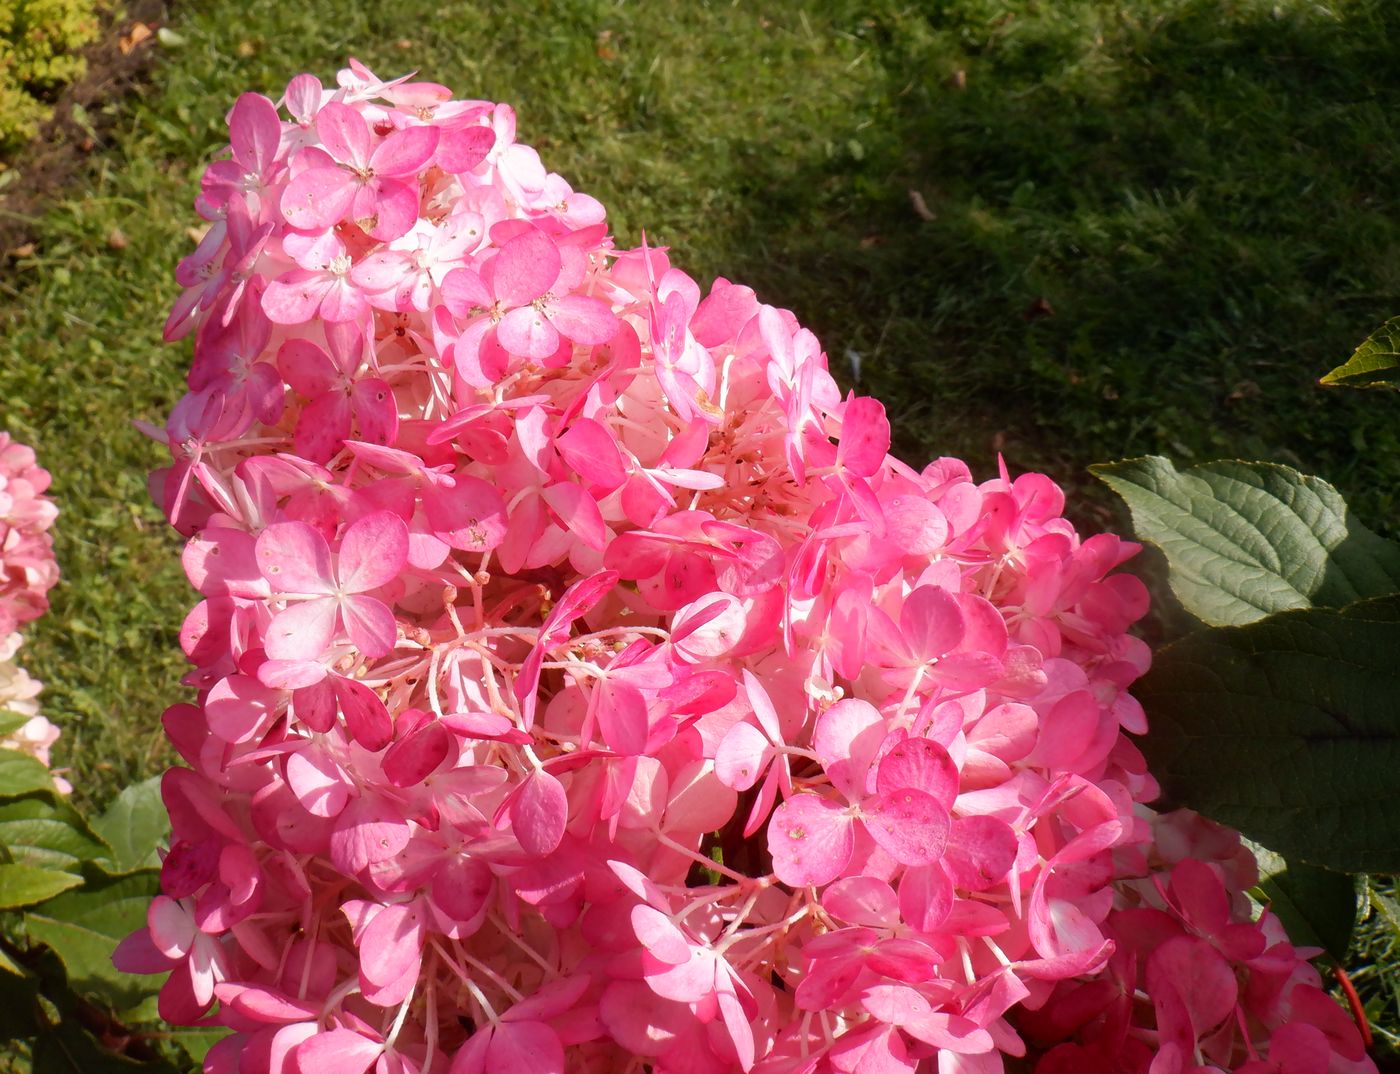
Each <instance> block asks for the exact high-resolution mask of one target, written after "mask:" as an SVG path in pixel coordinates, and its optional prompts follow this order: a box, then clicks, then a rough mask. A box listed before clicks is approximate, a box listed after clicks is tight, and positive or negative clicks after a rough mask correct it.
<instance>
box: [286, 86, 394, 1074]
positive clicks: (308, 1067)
mask: <svg viewBox="0 0 1400 1074" xmlns="http://www.w3.org/2000/svg"><path fill="white" fill-rule="evenodd" d="M326 107H327V108H329V107H331V106H330V105H327V106H326ZM383 1052H384V1044H383V1042H382V1041H373V1040H370V1039H369V1038H368V1037H363V1036H361V1035H360V1034H358V1033H356V1032H355V1031H354V1030H352V1029H332V1030H330V1031H329V1032H323V1033H317V1034H316V1035H315V1036H314V1037H309V1038H308V1039H306V1040H304V1041H302V1043H301V1044H299V1045H297V1048H296V1053H295V1057H294V1058H293V1060H292V1062H293V1064H294V1065H295V1066H296V1070H297V1074H364V1072H365V1071H366V1070H368V1069H369V1068H370V1065H371V1064H372V1063H373V1062H374V1061H375V1060H376V1059H378V1058H379V1056H380V1055H382V1054H383Z"/></svg>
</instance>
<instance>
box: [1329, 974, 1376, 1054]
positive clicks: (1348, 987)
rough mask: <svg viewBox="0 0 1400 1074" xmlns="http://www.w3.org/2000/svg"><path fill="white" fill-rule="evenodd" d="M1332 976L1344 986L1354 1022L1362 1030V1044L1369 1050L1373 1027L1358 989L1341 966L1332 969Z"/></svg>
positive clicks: (1343, 989)
mask: <svg viewBox="0 0 1400 1074" xmlns="http://www.w3.org/2000/svg"><path fill="white" fill-rule="evenodd" d="M1332 975H1333V976H1334V977H1336V978H1337V983H1338V984H1339V985H1341V986H1342V991H1343V992H1344V993H1345V994H1346V997H1347V1006H1348V1007H1350V1008H1351V1017H1352V1021H1354V1022H1355V1023H1356V1028H1357V1029H1359V1030H1361V1042H1362V1043H1363V1044H1365V1045H1366V1047H1367V1048H1369V1047H1371V1040H1372V1037H1371V1025H1370V1023H1369V1022H1367V1021H1366V1010H1365V1008H1364V1007H1362V1006H1361V997H1360V996H1358V995H1357V994H1356V987H1355V986H1354V985H1353V984H1352V983H1351V978H1350V977H1348V976H1347V971H1346V970H1344V969H1342V967H1340V966H1333V967H1332Z"/></svg>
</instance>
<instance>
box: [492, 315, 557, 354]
mask: <svg viewBox="0 0 1400 1074" xmlns="http://www.w3.org/2000/svg"><path fill="white" fill-rule="evenodd" d="M496 338H497V339H499V340H500V341H501V346H502V347H504V348H505V349H506V350H508V351H510V353H511V354H515V355H519V356H520V357H521V358H533V359H535V360H536V361H539V360H540V359H541V358H548V357H549V356H550V355H551V354H553V353H554V352H555V350H556V349H558V347H559V332H558V330H556V329H555V327H554V325H552V324H550V322H549V319H548V318H547V317H545V315H544V314H543V313H541V312H540V311H539V310H537V309H535V307H534V306H518V307H517V308H515V309H513V310H511V311H510V312H509V313H507V314H506V315H505V316H504V317H502V318H501V321H500V323H499V324H498V325H496Z"/></svg>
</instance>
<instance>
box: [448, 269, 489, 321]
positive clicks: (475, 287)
mask: <svg viewBox="0 0 1400 1074" xmlns="http://www.w3.org/2000/svg"><path fill="white" fill-rule="evenodd" d="M439 290H441V292H442V301H443V304H444V305H445V306H447V308H448V309H449V310H450V311H451V312H452V315H453V316H454V317H465V316H467V314H468V313H470V312H471V311H472V310H473V309H489V308H490V306H491V304H492V302H494V301H495V300H494V299H493V298H492V297H491V291H490V290H489V289H488V288H487V286H486V284H485V283H483V282H482V279H481V277H480V276H478V275H477V274H476V273H475V272H473V271H472V270H471V269H469V268H458V269H453V270H452V271H451V272H449V273H448V274H447V275H446V276H444V277H443V280H442V287H441V288H440V289H439Z"/></svg>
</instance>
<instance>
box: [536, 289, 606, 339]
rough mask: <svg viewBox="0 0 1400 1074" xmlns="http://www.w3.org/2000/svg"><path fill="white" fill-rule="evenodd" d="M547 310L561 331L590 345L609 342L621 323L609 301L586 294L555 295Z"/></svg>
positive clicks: (545, 310) (570, 337)
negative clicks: (556, 296)
mask: <svg viewBox="0 0 1400 1074" xmlns="http://www.w3.org/2000/svg"><path fill="white" fill-rule="evenodd" d="M544 313H545V316H546V317H548V318H549V323H550V324H552V325H554V327H555V328H557V329H558V330H559V334H560V335H562V336H564V337H565V338H566V339H570V340H573V342H575V343H582V344H583V345H584V346H588V347H595V346H598V345H599V344H602V343H606V342H608V340H610V339H612V337H613V336H615V335H617V331H618V328H619V327H621V324H622V322H621V321H619V320H618V319H617V315H616V314H614V313H613V311H612V309H611V307H609V306H608V304H607V303H606V302H604V301H603V300H602V299H599V298H591V297H589V296H587V295H561V296H560V297H558V298H552V299H550V300H549V301H548V302H547V303H546V304H545V307H544Z"/></svg>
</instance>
